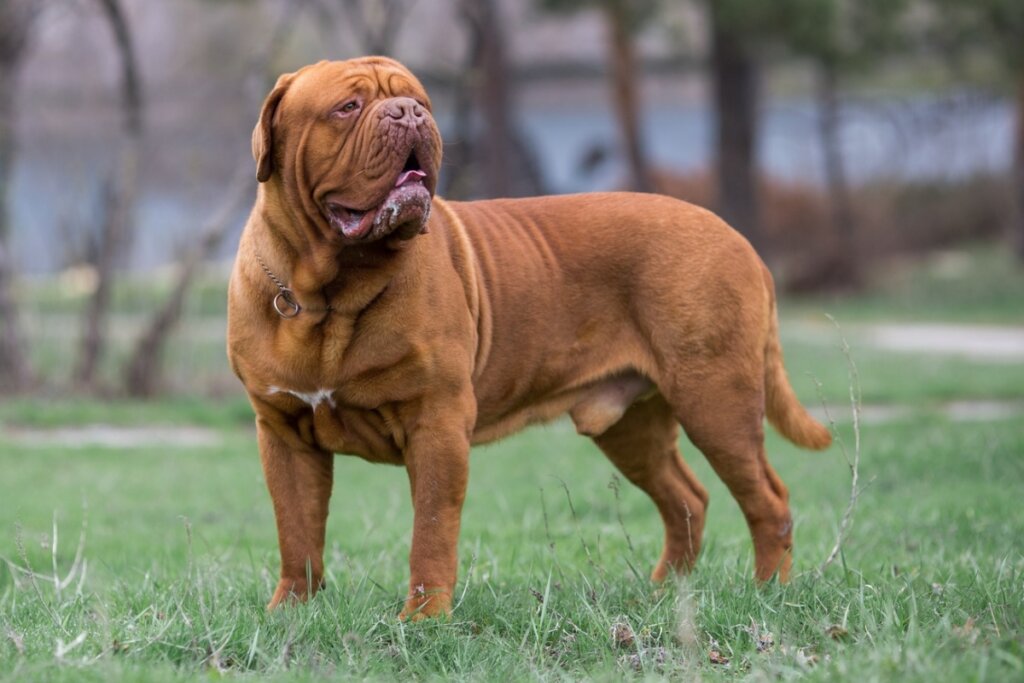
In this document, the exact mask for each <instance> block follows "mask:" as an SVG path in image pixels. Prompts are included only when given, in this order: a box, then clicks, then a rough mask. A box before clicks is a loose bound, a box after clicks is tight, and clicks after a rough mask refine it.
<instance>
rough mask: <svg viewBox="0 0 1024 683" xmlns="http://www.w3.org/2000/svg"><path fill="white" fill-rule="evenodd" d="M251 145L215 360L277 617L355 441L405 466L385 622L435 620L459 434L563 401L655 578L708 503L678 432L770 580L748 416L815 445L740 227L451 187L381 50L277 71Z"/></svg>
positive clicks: (449, 566)
mask: <svg viewBox="0 0 1024 683" xmlns="http://www.w3.org/2000/svg"><path fill="white" fill-rule="evenodd" d="M252 151H253V157H254V159H255V162H256V178H257V180H258V181H259V190H258V196H257V199H256V203H255V206H254V208H253V210H252V213H251V215H250V216H249V219H248V222H247V224H246V226H245V229H244V231H243V234H242V237H241V240H240V244H239V249H238V257H237V260H236V261H235V266H234V270H233V272H232V275H231V281H230V285H229V290H228V299H229V301H228V356H229V359H230V362H231V366H232V368H233V370H234V372H235V374H236V375H237V376H238V377H239V379H240V380H241V381H242V383H243V385H244V386H245V389H246V391H247V393H248V396H249V399H250V401H251V403H252V406H253V408H254V411H255V414H256V425H257V436H258V442H259V453H260V459H261V462H262V466H263V472H264V476H265V479H266V483H267V487H268V489H269V491H270V495H271V499H272V501H273V507H274V514H275V517H276V521H277V531H278V541H279V545H280V553H281V575H280V581H279V583H278V585H277V588H276V590H275V592H274V595H273V597H272V599H271V600H270V604H269V607H270V608H274V607H276V606H278V605H280V604H282V603H284V602H288V601H293V600H303V599H305V598H306V597H308V596H310V595H312V594H313V593H315V592H316V591H317V590H318V589H319V588H320V587H321V584H322V581H323V571H324V565H323V550H324V535H325V529H326V522H327V511H328V500H329V498H330V495H331V488H332V472H333V461H334V454H348V455H357V456H360V457H362V458H364V459H365V460H368V461H371V462H379V463H389V464H392V465H399V466H403V467H405V469H406V472H407V473H408V476H409V481H410V486H411V492H412V500H413V508H414V519H413V534H412V548H411V552H410V558H409V566H410V581H409V592H408V596H407V598H406V600H405V604H404V607H403V609H402V611H401V614H400V615H399V616H400V618H402V619H410V618H411V619H420V618H424V617H431V616H444V615H448V614H450V611H451V604H452V593H453V590H454V587H455V581H456V570H457V564H458V561H457V554H456V550H457V544H458V536H459V524H460V517H461V508H462V503H463V500H464V497H465V492H466V483H467V476H468V468H469V452H470V447H471V446H472V445H475V444H480V443H485V442H490V441H494V440H496V439H500V438H501V437H504V436H506V435H508V434H511V433H513V432H515V431H517V430H519V429H522V428H524V427H526V426H527V425H530V424H534V423H541V422H547V421H550V420H553V419H555V418H557V417H559V416H561V415H564V414H566V413H568V415H569V416H570V418H571V419H572V421H573V423H574V424H575V426H576V429H577V431H578V432H579V433H580V434H583V435H585V436H588V437H590V438H592V439H593V440H594V442H595V443H596V444H597V445H598V446H599V447H600V449H601V450H602V451H603V452H604V453H605V455H607V457H608V458H609V459H610V460H611V461H612V463H613V464H614V465H615V466H616V467H617V468H618V469H619V471H621V472H622V474H623V475H624V476H625V477H626V478H627V479H628V480H629V481H631V482H632V483H633V484H635V485H636V486H638V487H639V488H640V489H642V490H643V491H645V492H646V493H647V494H648V495H649V496H650V497H651V499H652V500H653V501H654V504H655V505H656V506H657V509H658V511H659V512H660V513H661V517H662V520H663V522H664V527H665V542H664V549H663V551H662V554H661V558H660V559H659V560H658V562H657V564H656V565H655V568H654V570H653V572H652V579H653V580H654V581H661V580H663V579H665V578H666V577H667V576H669V575H671V574H672V573H674V572H685V571H687V570H689V569H691V568H692V567H693V565H694V562H695V561H696V559H697V555H698V552H699V550H700V546H701V535H702V531H703V526H704V519H705V511H706V508H707V504H708V494H707V491H706V490H705V489H704V487H703V486H702V485H701V483H700V482H699V481H698V480H697V479H696V477H695V476H694V474H693V472H692V471H691V469H690V468H689V467H688V466H687V464H686V462H685V461H684V460H683V459H682V457H681V455H680V454H679V451H678V448H677V437H678V428H679V425H682V427H683V429H684V430H685V431H686V434H687V435H688V436H689V438H690V440H691V441H692V442H693V444H694V445H695V446H696V447H697V448H698V449H699V450H700V451H701V452H702V453H703V454H704V456H705V457H706V458H707V459H708V461H709V462H710V463H711V466H712V467H713V469H714V470H715V472H716V474H717V475H718V476H719V477H720V478H721V479H722V481H724V482H725V484H726V486H727V487H728V488H729V491H730V492H731V493H732V495H733V496H734V497H735V499H736V501H737V502H738V503H739V506H740V508H741V509H742V511H743V514H744V515H745V517H746V520H747V523H748V525H749V528H750V533H751V537H752V539H753V544H754V553H755V567H754V576H755V578H756V579H757V580H759V581H766V580H769V579H770V578H772V577H773V576H774V575H778V577H779V579H780V580H783V581H784V580H786V579H787V576H788V572H789V569H790V564H791V547H792V521H791V517H790V512H789V507H788V491H787V489H786V487H785V485H784V484H783V482H782V481H781V480H780V478H779V477H778V475H777V474H776V473H775V471H774V470H773V469H772V467H771V465H769V463H768V460H767V458H766V456H765V450H764V426H763V423H764V418H765V416H767V419H768V420H769V421H770V422H771V424H772V425H773V426H774V427H775V428H776V429H777V430H778V431H779V432H781V433H782V434H783V435H784V436H785V437H787V438H788V439H789V440H790V441H792V442H794V443H796V444H798V445H801V446H804V447H807V448H813V449H821V448H824V447H826V446H827V445H828V444H829V442H830V440H831V437H830V434H829V432H828V430H827V429H826V428H825V427H824V426H822V425H821V424H820V423H818V422H816V421H815V420H814V419H813V418H812V417H810V416H809V415H808V413H807V412H806V410H805V409H804V408H803V406H801V405H800V403H799V402H798V401H797V399H796V397H795V396H794V394H793V391H792V389H791V387H790V384H789V381H788V379H787V377H786V372H785V369H784V367H783V362H782V351H781V348H780V345H779V339H778V323H777V316H776V304H775V293H774V289H773V283H772V278H771V275H770V274H769V272H768V270H767V268H766V267H765V265H764V264H763V263H762V261H761V260H760V258H759V257H758V256H757V254H756V253H755V252H754V250H753V249H752V248H751V246H750V244H749V243H748V242H747V241H746V240H745V239H744V238H743V237H742V236H740V235H739V233H737V232H735V231H734V230H733V229H732V228H730V227H729V226H728V225H726V224H725V223H724V222H723V221H722V220H720V219H719V218H717V217H716V216H715V215H714V214H712V213H710V212H709V211H706V210H704V209H701V208H698V207H696V206H693V205H690V204H687V203H685V202H682V201H678V200H675V199H670V198H668V197H663V196H659V195H652V194H636V193H594V194H580V195H573V196H551V197H536V198H528V199H494V200H487V201H474V202H455V201H446V200H443V199H441V198H440V197H438V196H435V188H436V186H437V178H438V171H439V169H440V165H441V138H440V134H439V133H438V129H437V126H436V124H435V122H434V119H433V117H432V114H431V103H430V99H429V98H428V96H427V93H426V92H425V90H424V88H423V86H422V85H421V84H420V82H419V81H418V80H417V79H416V77H415V76H413V74H412V73H410V72H409V71H408V70H407V69H406V68H405V67H404V66H402V65H401V64H400V63H398V62H396V61H394V60H391V59H388V58H384V57H367V58H361V59H353V60H349V61H341V62H327V61H324V62H320V63H317V64H314V65H311V66H307V67H304V68H302V69H299V70H298V71H296V72H294V73H289V74H285V75H283V76H281V77H280V78H279V79H278V81H277V83H276V85H275V86H274V88H273V90H272V91H271V92H270V94H269V95H268V96H267V98H266V101H265V102H264V103H263V106H262V109H261V111H260V114H259V121H258V123H257V124H256V127H255V130H254V131H253V137H252Z"/></svg>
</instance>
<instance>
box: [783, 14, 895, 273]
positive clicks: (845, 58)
mask: <svg viewBox="0 0 1024 683" xmlns="http://www.w3.org/2000/svg"><path fill="white" fill-rule="evenodd" d="M789 2H790V10H791V16H790V17H789V19H788V20H787V21H785V22H783V23H782V24H781V27H782V31H781V33H780V36H779V39H780V40H781V41H782V42H783V43H784V44H785V46H786V47H788V48H789V49H790V51H791V52H793V53H795V54H797V55H800V56H805V57H809V58H810V59H811V60H812V61H813V63H814V66H815V69H816V72H817V73H816V89H815V96H816V99H817V101H818V110H819V114H818V134H819V137H820V139H821V147H822V156H823V158H824V162H825V166H824V171H825V182H826V186H827V188H828V195H829V206H830V220H831V223H832V232H833V235H834V237H835V242H834V244H833V245H832V248H831V250H830V252H829V253H827V254H823V255H822V256H821V258H818V259H816V265H815V267H813V268H811V269H810V270H809V271H808V272H805V273H802V274H799V275H798V276H797V278H798V279H799V280H800V282H791V283H790V286H791V287H794V286H796V287H798V288H804V289H809V288H813V289H820V288H821V287H840V288H845V287H856V286H858V285H859V284H861V281H862V276H863V273H862V272H861V264H860V259H859V258H858V252H857V249H858V246H857V240H856V226H855V224H854V214H853V209H852V207H851V203H850V190H849V186H848V183H847V179H846V169H845V165H844V163H843V152H842V144H841V139H840V126H841V123H842V121H841V110H840V95H839V85H840V81H841V80H843V79H845V78H848V77H850V76H852V75H856V74H860V73H864V72H866V71H867V70H869V69H870V68H871V67H873V66H875V65H877V64H878V63H879V62H881V61H882V60H883V59H886V58H887V57H891V56H893V54H894V53H896V52H897V51H898V50H901V49H905V47H906V38H907V35H908V32H907V31H908V30H907V26H906V24H905V22H904V21H903V19H904V17H905V15H906V11H907V8H908V0H789Z"/></svg>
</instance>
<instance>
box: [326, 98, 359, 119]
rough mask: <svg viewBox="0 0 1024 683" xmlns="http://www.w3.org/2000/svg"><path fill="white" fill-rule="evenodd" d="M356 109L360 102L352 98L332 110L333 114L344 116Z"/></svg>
mask: <svg viewBox="0 0 1024 683" xmlns="http://www.w3.org/2000/svg"><path fill="white" fill-rule="evenodd" d="M356 109H359V102H358V101H356V100H350V101H348V102H346V103H345V104H343V105H341V106H340V107H337V108H335V109H334V111H332V112H331V114H333V115H336V116H344V115H346V114H351V113H352V112H354V111H355V110H356Z"/></svg>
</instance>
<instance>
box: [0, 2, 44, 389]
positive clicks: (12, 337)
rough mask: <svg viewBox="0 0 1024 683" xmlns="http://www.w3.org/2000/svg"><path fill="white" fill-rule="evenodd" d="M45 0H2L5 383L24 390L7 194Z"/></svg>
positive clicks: (0, 270) (0, 297)
mask: <svg viewBox="0 0 1024 683" xmlns="http://www.w3.org/2000/svg"><path fill="white" fill-rule="evenodd" d="M43 4H44V3H42V2H40V0H0V93H2V95H0V325H2V326H3V329H2V330H0V389H10V390H21V389H25V388H27V387H28V386H29V385H30V384H31V383H32V379H33V377H32V374H33V373H32V370H31V367H30V365H29V361H28V355H27V354H26V352H25V342H24V336H23V334H22V329H21V324H20V318H19V312H18V302H17V298H16V297H15V295H14V293H13V291H12V287H13V279H14V269H15V268H14V264H13V263H12V262H11V260H10V257H9V256H8V250H9V239H10V224H9V221H10V213H9V212H10V207H9V205H8V197H9V194H8V193H9V192H10V186H11V176H12V171H13V168H14V155H15V141H14V124H15V120H14V119H15V110H14V105H15V102H17V101H18V98H17V97H15V96H14V92H15V89H16V82H17V78H18V71H19V68H20V67H21V64H22V61H23V60H24V57H25V54H26V52H27V47H28V41H29V36H31V34H32V27H33V25H34V24H35V19H36V17H37V16H38V14H39V10H40V9H41V8H42V5H43Z"/></svg>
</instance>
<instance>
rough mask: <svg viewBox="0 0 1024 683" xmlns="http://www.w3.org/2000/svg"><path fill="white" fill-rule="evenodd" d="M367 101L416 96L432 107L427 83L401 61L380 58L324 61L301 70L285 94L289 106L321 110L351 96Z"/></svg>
mask: <svg viewBox="0 0 1024 683" xmlns="http://www.w3.org/2000/svg"><path fill="white" fill-rule="evenodd" d="M353 96H359V97H361V98H363V99H365V100H367V101H369V100H374V99H381V98H387V97H413V98H415V99H419V100H421V101H422V102H423V103H424V104H425V105H426V106H427V107H428V108H429V107H430V100H429V99H428V97H427V93H426V91H425V90H424V89H423V85H422V84H420V82H419V81H418V80H417V79H416V77H415V76H413V75H412V73H411V72H409V70H408V69H406V68H405V67H404V66H402V65H401V64H399V63H398V62H395V61H392V60H389V59H380V58H362V59H350V60H348V61H345V62H320V63H319V64H313V65H311V66H308V67H305V68H304V69H301V70H300V71H299V72H298V73H297V74H296V78H295V81H294V82H293V83H292V85H291V86H290V87H289V89H288V93H287V95H286V96H285V99H286V100H289V102H288V105H292V106H294V105H296V104H298V103H300V102H301V103H302V104H304V105H310V106H313V107H316V108H317V109H320V108H323V107H332V106H335V105H337V104H339V103H340V102H341V101H342V100H344V99H347V98H349V97H353Z"/></svg>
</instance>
